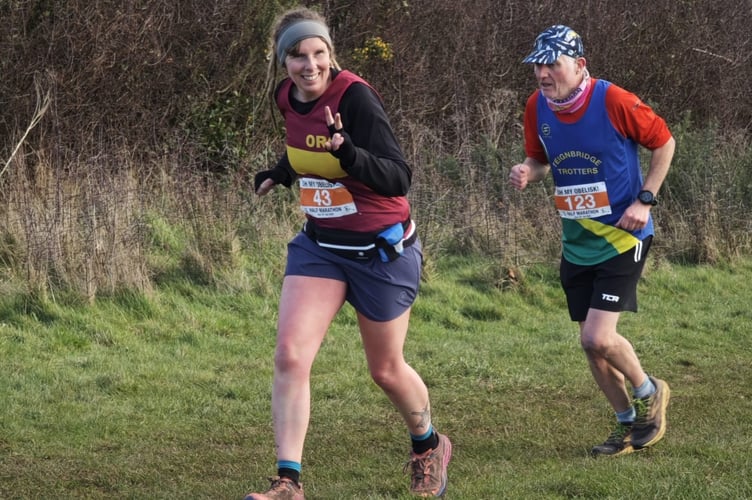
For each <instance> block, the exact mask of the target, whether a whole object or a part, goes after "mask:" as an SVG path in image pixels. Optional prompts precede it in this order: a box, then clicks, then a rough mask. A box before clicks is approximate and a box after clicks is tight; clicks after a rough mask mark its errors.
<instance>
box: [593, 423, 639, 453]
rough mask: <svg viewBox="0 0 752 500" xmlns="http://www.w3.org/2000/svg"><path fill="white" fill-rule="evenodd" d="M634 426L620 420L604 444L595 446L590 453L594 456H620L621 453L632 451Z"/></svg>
mask: <svg viewBox="0 0 752 500" xmlns="http://www.w3.org/2000/svg"><path fill="white" fill-rule="evenodd" d="M631 435H632V426H631V425H627V424H623V423H621V422H618V423H617V424H616V428H615V429H614V430H613V431H611V435H610V436H608V439H606V440H605V441H604V442H603V444H598V445H595V446H593V449H592V450H590V454H591V455H593V456H594V457H599V456H608V457H618V456H619V455H626V454H628V453H632V452H633V451H634V448H632V439H631Z"/></svg>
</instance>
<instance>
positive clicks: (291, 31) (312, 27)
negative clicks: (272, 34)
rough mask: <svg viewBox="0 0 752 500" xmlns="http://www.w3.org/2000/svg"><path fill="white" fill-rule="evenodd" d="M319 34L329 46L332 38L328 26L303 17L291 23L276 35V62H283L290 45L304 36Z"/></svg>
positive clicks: (303, 38)
mask: <svg viewBox="0 0 752 500" xmlns="http://www.w3.org/2000/svg"><path fill="white" fill-rule="evenodd" d="M315 36H320V37H321V38H323V39H324V40H326V42H327V43H328V44H329V46H330V47H331V45H332V39H331V38H330V37H329V28H327V27H326V25H324V24H322V23H320V22H319V21H313V20H310V19H304V20H302V21H298V22H296V23H293V24H291V25H290V26H288V27H287V28H285V30H284V31H283V32H282V33H281V34H280V35H279V37H277V62H278V63H279V65H280V66H281V65H282V64H284V63H285V57H286V56H287V52H288V51H289V50H290V47H292V46H293V45H295V44H296V43H298V42H299V41H301V40H305V39H306V38H313V37H315Z"/></svg>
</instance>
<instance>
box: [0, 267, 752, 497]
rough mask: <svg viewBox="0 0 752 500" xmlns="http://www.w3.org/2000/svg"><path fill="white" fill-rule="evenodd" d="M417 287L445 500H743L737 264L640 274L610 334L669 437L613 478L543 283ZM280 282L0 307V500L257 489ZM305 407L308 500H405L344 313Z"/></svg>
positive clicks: (749, 276) (745, 333) (452, 275)
mask: <svg viewBox="0 0 752 500" xmlns="http://www.w3.org/2000/svg"><path fill="white" fill-rule="evenodd" d="M249 273H250V274H252V270H249ZM428 274H429V276H428V278H427V281H426V282H425V283H424V284H423V287H422V290H421V295H420V297H419V299H418V302H417V303H416V306H415V308H414V314H413V320H412V323H411V333H410V335H409V337H408V343H407V347H406V355H407V358H408V360H409V361H410V363H411V364H412V365H413V366H414V367H415V368H416V369H417V370H418V371H419V373H421V375H422V376H423V378H424V380H425V381H426V383H427V384H428V386H429V389H430V391H431V398H432V405H433V410H434V423H435V425H436V426H437V428H438V429H439V430H440V431H442V432H444V433H447V434H448V435H449V436H450V437H451V438H452V441H453V443H454V449H455V453H454V459H453V461H452V463H451V468H450V485H449V491H448V494H447V497H448V498H458V499H460V498H461V499H497V498H499V499H501V498H509V499H520V498H525V499H527V498H535V499H537V498H552V499H556V498H562V499H563V498H625V499H627V498H677V499H684V498H686V499H695V498H718V499H726V498H747V497H752V484H751V483H750V479H749V478H748V477H749V473H750V471H752V452H751V451H750V449H751V448H752V433H750V424H749V415H750V414H752V389H750V385H749V383H750V380H752V340H750V336H749V326H750V324H752V310H751V309H750V307H749V297H752V262H740V263H737V264H734V265H729V266H718V267H681V266H676V265H668V264H652V265H651V266H650V267H649V268H648V269H647V271H646V273H645V276H644V278H643V280H642V282H641V284H640V298H641V300H640V313H639V314H625V315H624V316H623V319H622V322H621V325H620V330H621V331H622V333H624V334H625V335H626V336H627V337H628V338H630V339H631V340H632V341H633V343H634V345H635V347H636V349H637V351H638V353H639V355H640V357H641V359H642V361H643V364H644V366H645V368H646V369H647V370H648V371H649V372H651V373H654V374H655V375H656V376H659V377H661V378H665V379H666V380H668V381H669V382H670V384H671V387H672V395H673V397H672V401H671V406H670V409H669V422H670V424H669V429H668V432H667V434H666V437H665V439H664V440H663V441H662V442H660V443H659V444H658V445H656V446H655V447H654V448H653V449H650V450H647V451H644V452H641V453H636V454H633V455H629V456H625V457H621V458H617V459H612V460H608V459H606V460H595V459H592V458H590V457H589V456H588V450H589V448H590V447H591V446H592V445H593V444H595V443H596V442H600V441H601V440H603V439H604V438H605V437H606V435H607V434H608V432H609V431H610V426H611V423H612V418H613V417H612V415H611V412H610V410H609V408H608V406H607V404H606V402H605V399H604V398H603V397H602V396H601V395H600V393H599V392H598V391H597V389H596V387H595V384H594V382H593V381H592V379H591V377H590V375H589V371H588V368H587V364H586V361H585V358H584V355H583V354H582V352H581V350H580V348H579V343H578V338H577V329H576V326H575V325H574V324H573V323H571V322H570V321H569V320H568V318H567V316H566V306H565V302H564V297H563V294H562V293H561V291H560V290H559V285H558V278H557V274H556V269H555V265H550V266H548V265H536V266H532V267H529V268H526V269H524V270H523V276H522V279H520V280H519V281H517V282H516V283H513V284H511V286H510V284H509V283H508V282H506V281H505V280H504V279H503V278H504V276H503V275H502V274H501V271H500V269H498V266H497V265H496V263H494V262H492V261H490V260H485V259H469V258H468V259H463V258H445V259H442V260H440V261H438V262H435V263H434V267H433V268H432V269H431V271H430V273H428ZM278 279H279V276H278V274H274V273H271V278H270V275H269V274H266V275H265V276H264V280H265V282H264V284H263V285H260V286H258V287H255V288H254V286H245V287H230V286H227V287H221V286H220V287H218V289H208V288H206V287H200V286H196V285H194V284H191V283H190V282H187V281H180V279H177V278H174V279H172V280H171V281H170V280H166V281H165V282H164V283H162V284H160V285H159V287H158V288H157V289H156V290H155V292H154V293H153V295H151V296H149V297H145V296H140V295H137V294H132V293H123V294H121V295H118V296H114V297H111V298H108V299H100V300H98V301H97V303H96V304H94V305H93V306H88V305H81V304H77V303H76V301H74V300H70V301H66V300H65V299H64V298H59V299H58V300H57V302H52V303H49V302H46V303H39V302H37V301H34V300H32V299H28V298H23V297H21V298H19V295H17V294H13V293H7V294H4V295H3V296H0V360H2V361H0V498H9V499H10V498H29V499H32V498H34V499H35V498H91V499H96V498H112V497H119V498H144V499H147V498H148V499H151V498H155V499H159V498H175V497H190V498H207V499H225V498H226V499H233V498H242V496H243V495H244V494H245V493H246V492H247V491H250V490H258V489H262V488H264V487H265V486H266V480H265V477H266V476H270V475H272V474H273V473H274V459H275V457H274V443H273V436H272V430H271V416H270V408H269V405H270V387H271V375H272V351H273V348H274V333H275V332H274V330H275V322H276V301H277V295H276V294H277V293H278V290H277V287H270V286H269V282H270V281H271V282H274V280H278ZM237 281H239V282H242V281H243V279H238V280H237ZM272 284H273V283H272ZM225 288H226V289H225ZM244 289H247V290H257V291H254V292H247V291H246V292H244V291H243V290H244ZM269 289H273V290H274V291H273V292H268V290H269ZM258 290H264V291H265V292H264V293H260V292H259V291H258ZM312 389H313V409H312V420H311V427H310V431H309V434H308V439H307V442H306V453H305V457H304V476H303V479H304V484H305V488H306V495H307V498H310V499H340V498H348V499H349V498H353V499H392V498H409V497H408V496H407V495H406V491H407V484H408V477H407V475H406V474H403V470H402V467H403V464H404V462H405V461H406V458H407V446H408V442H407V434H406V430H405V428H404V426H403V425H402V423H401V421H400V418H399V416H398V414H397V413H396V411H395V410H394V409H393V408H392V407H391V405H390V404H389V403H388V401H387V400H386V398H385V397H384V396H383V394H382V393H381V392H380V391H379V390H378V388H376V386H375V385H374V384H373V383H372V382H371V381H370V379H369V377H368V373H367V370H366V366H365V361H364V359H363V353H362V348H361V344H360V339H359V336H358V334H357V330H356V325H355V321H354V315H353V313H352V310H351V309H350V308H349V307H345V308H344V309H343V311H342V313H341V314H340V315H339V317H338V318H337V320H336V322H335V324H334V325H333V326H332V328H331V331H330V334H329V336H328V337H327V339H326V341H325V343H324V346H323V348H322V351H321V353H320V354H319V358H318V359H317V362H316V364H315V365H314V373H313V381H312Z"/></svg>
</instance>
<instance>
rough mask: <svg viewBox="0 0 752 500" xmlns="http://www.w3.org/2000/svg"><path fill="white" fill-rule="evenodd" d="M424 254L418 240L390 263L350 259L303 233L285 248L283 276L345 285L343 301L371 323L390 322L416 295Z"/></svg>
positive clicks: (376, 259)
mask: <svg viewBox="0 0 752 500" xmlns="http://www.w3.org/2000/svg"><path fill="white" fill-rule="evenodd" d="M422 266H423V253H422V249H421V245H420V240H417V241H416V242H415V243H414V244H412V245H410V246H409V247H407V248H405V250H404V253H403V254H402V255H401V256H400V257H399V258H397V259H396V260H394V261H392V262H382V261H381V259H379V258H373V259H369V260H353V259H348V258H346V257H341V256H339V255H337V254H335V253H332V252H331V251H329V250H326V249H325V248H321V247H320V246H318V245H317V244H316V243H315V242H314V241H313V240H311V238H309V237H308V236H306V235H305V234H304V233H298V234H297V235H296V236H295V238H293V239H292V241H290V243H288V245H287V267H286V269H285V276H291V275H294V276H311V277H316V278H330V279H335V280H339V281H343V282H345V283H347V295H346V296H345V300H347V302H349V303H350V304H351V305H352V306H353V307H354V308H355V310H356V311H358V312H359V313H361V314H363V315H364V316H365V317H366V318H368V319H370V320H372V321H390V320H393V319H394V318H396V317H398V316H400V315H401V314H402V313H404V312H405V311H406V310H407V309H408V308H409V307H410V306H412V304H413V302H415V299H416V297H417V296H418V286H419V285H420V273H421V268H422Z"/></svg>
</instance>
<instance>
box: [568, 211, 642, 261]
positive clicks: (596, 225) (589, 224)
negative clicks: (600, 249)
mask: <svg viewBox="0 0 752 500" xmlns="http://www.w3.org/2000/svg"><path fill="white" fill-rule="evenodd" d="M577 222H579V223H580V224H582V226H583V227H584V228H585V229H587V230H588V231H590V232H591V233H593V234H595V235H596V236H599V237H601V238H603V239H605V240H606V241H608V242H609V243H610V244H611V246H613V247H614V248H615V249H616V251H617V252H619V254H623V253H624V252H626V251H627V250H630V249H632V248H634V247H635V245H637V244H638V243H639V242H640V240H639V239H638V238H636V237H635V236H633V235H632V234H631V233H629V232H627V231H625V230H623V229H619V228H618V227H614V226H610V225H608V224H602V223H600V222H597V221H595V220H593V219H578V220H577Z"/></svg>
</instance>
